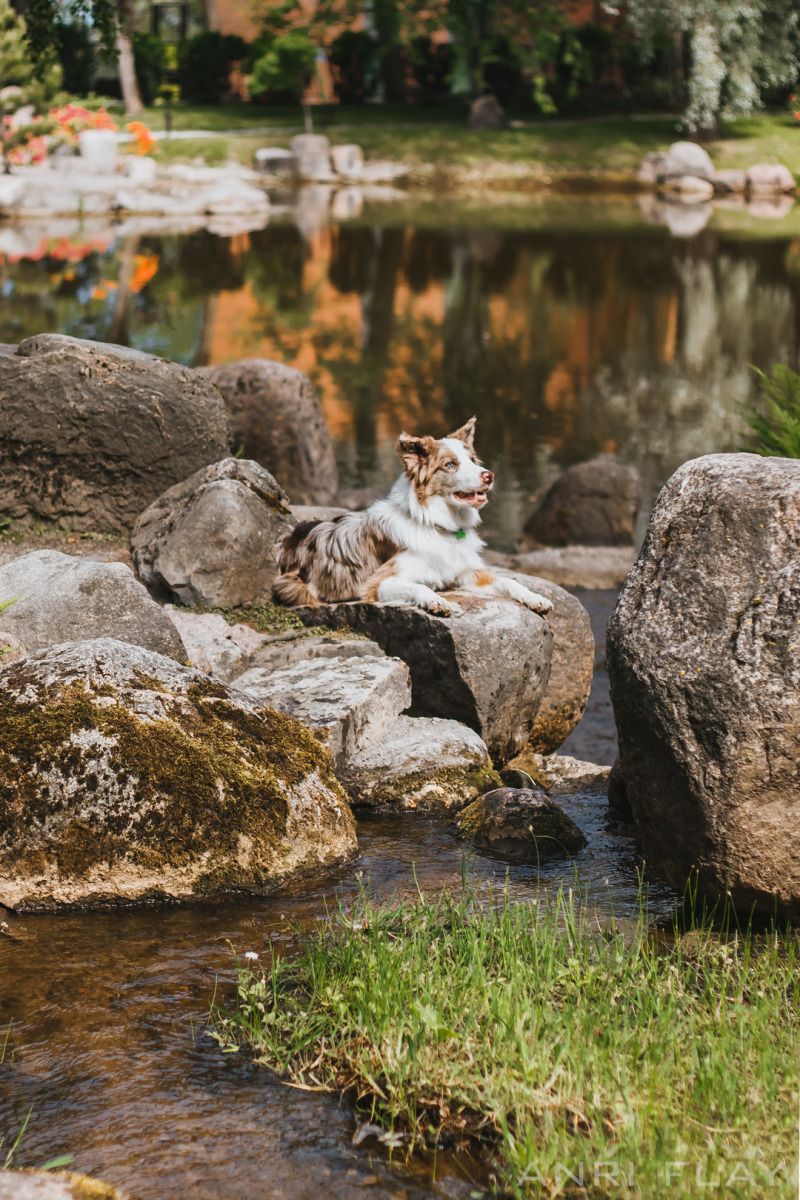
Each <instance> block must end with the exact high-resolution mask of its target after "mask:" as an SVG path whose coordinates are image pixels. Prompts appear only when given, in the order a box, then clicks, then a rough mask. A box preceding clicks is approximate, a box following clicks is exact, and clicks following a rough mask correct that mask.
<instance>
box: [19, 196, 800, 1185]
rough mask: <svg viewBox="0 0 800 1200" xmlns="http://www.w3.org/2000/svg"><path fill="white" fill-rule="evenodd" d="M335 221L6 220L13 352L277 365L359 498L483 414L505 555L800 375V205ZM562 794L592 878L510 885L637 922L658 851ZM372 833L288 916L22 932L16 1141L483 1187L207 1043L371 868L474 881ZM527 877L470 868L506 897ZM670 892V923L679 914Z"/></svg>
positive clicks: (442, 845)
mask: <svg viewBox="0 0 800 1200" xmlns="http://www.w3.org/2000/svg"><path fill="white" fill-rule="evenodd" d="M331 203H332V201H331V196H330V194H329V193H327V192H323V193H320V191H319V189H312V190H311V191H310V192H308V193H306V194H305V195H304V197H302V198H301V200H300V201H299V202H298V203H295V204H294V205H293V207H291V206H290V207H289V208H287V210H286V211H283V212H281V213H278V214H276V217H275V219H273V220H272V221H271V222H270V223H269V224H268V225H267V226H266V227H265V228H263V229H246V228H244V227H239V228H236V229H234V228H231V227H230V226H220V227H217V229H216V230H214V231H212V230H196V231H194V232H190V233H187V232H184V233H181V234H178V233H175V232H171V231H169V230H167V229H164V228H163V227H162V228H160V229H152V228H149V227H147V226H145V225H142V224H136V225H134V224H128V225H126V226H122V227H119V228H117V227H113V226H108V225H102V224H100V223H86V224H84V225H79V224H78V223H75V222H62V223H58V224H57V225H55V226H47V227H42V226H20V227H15V226H10V225H4V226H2V227H0V253H1V254H2V261H0V341H3V342H17V341H19V340H21V339H22V338H23V337H25V336H28V335H31V334H33V333H37V332H42V331H47V330H60V331H62V332H68V333H72V334H76V335H79V336H88V337H95V338H100V339H107V340H111V341H118V342H123V343H128V344H131V345H135V346H138V347H141V348H143V349H147V350H152V351H155V352H157V353H159V354H163V355H164V356H166V357H168V358H173V359H176V360H179V361H183V362H186V363H195V364H200V363H216V362H224V361H227V360H231V359H236V358H243V357H248V356H252V355H265V356H268V357H273V358H278V359H281V360H283V361H285V362H287V363H289V364H291V365H294V366H296V367H299V368H300V369H302V370H304V371H306V372H308V373H309V374H310V375H311V376H312V378H313V379H314V380H315V382H316V383H317V386H318V388H319V391H320V396H321V399H322V402H323V405H324V408H325V413H326V416H327V420H328V422H329V425H330V428H331V431H332V433H333V435H334V438H335V442H336V447H337V454H338V460H339V465H340V470H341V474H342V479H343V483H344V484H345V485H347V486H352V487H381V488H385V487H386V486H388V484H389V483H390V482H391V480H392V478H393V477H394V474H395V463H394V457H393V452H392V443H393V440H394V438H395V437H396V435H397V433H398V432H399V431H400V429H401V428H406V429H408V430H412V431H417V432H431V433H434V434H442V433H445V432H447V430H448V429H449V428H452V427H453V426H455V425H458V424H460V423H462V422H463V420H464V419H465V418H467V417H469V416H470V415H472V413H476V414H477V415H478V417H479V421H480V426H479V444H480V449H481V452H482V454H483V456H484V458H485V459H486V461H487V462H488V463H489V464H490V465H491V466H492V467H493V469H494V470H495V471H497V472H498V477H499V484H498V490H497V496H496V498H495V500H494V501H493V503H492V505H491V507H490V511H489V513H488V514H487V530H488V533H489V536H490V538H491V539H493V541H494V544H495V545H497V546H498V547H509V546H511V545H513V543H514V540H515V539H516V537H517V536H518V534H519V532H520V529H521V527H522V524H523V522H524V519H525V515H526V513H527V512H528V511H529V509H530V505H531V502H532V498H533V497H534V496H535V495H536V494H537V493H538V491H539V490H540V489H541V487H542V486H543V485H545V484H546V483H547V482H549V480H550V479H551V478H552V477H553V476H554V475H555V474H556V473H557V471H558V470H559V469H561V468H562V467H563V466H564V465H567V464H568V463H570V462H574V461H578V460H580V459H583V458H586V457H588V456H590V455H592V454H594V453H597V452H598V451H615V452H616V453H618V454H619V455H620V457H622V458H623V459H625V460H626V461H630V462H633V463H635V464H637V465H638V466H639V468H640V470H641V471H642V474H643V477H644V483H645V493H646V497H647V499H648V500H649V499H650V498H651V497H652V496H653V495H654V493H655V490H656V489H657V488H658V487H659V486H660V484H661V483H662V482H663V481H664V480H665V479H666V477H667V476H668V475H669V474H670V473H671V471H672V470H673V469H674V468H675V467H677V466H678V465H679V464H680V463H681V462H683V461H684V460H685V459H686V458H689V457H692V456H694V455H696V454H700V453H704V452H707V451H712V450H722V449H729V448H733V447H736V446H738V445H740V444H741V441H742V437H743V430H742V419H741V416H740V415H739V412H738V409H737V405H738V404H739V403H740V402H742V401H746V400H748V399H750V398H751V396H752V394H753V378H752V372H751V370H750V364H756V365H758V366H760V367H765V368H766V367H769V366H770V365H771V363H772V362H773V361H778V360H780V361H783V362H787V363H789V364H790V365H796V359H797V345H798V330H799V329H800V250H798V241H797V240H796V239H795V225H796V224H797V221H796V218H795V217H794V216H793V215H792V214H789V215H788V216H787V215H785V214H784V215H783V216H780V214H778V215H777V216H776V215H775V214H773V216H774V217H775V219H772V220H767V219H763V220H761V221H760V223H759V222H758V221H756V220H755V219H750V218H748V219H745V218H744V217H741V216H740V215H739V214H735V213H734V214H731V213H725V212H722V213H719V212H717V213H713V214H711V213H710V210H709V212H708V213H704V214H703V213H700V214H697V213H688V214H684V215H683V216H682V218H681V221H678V222H677V223H676V221H675V218H674V216H673V220H672V227H670V225H669V224H667V223H665V221H664V219H663V214H659V212H655V211H652V210H649V209H647V207H646V206H645V208H644V209H643V208H642V207H641V206H639V205H638V204H636V203H635V202H624V203H623V202H607V201H602V202H596V201H591V202H590V201H588V200H587V201H582V202H580V203H579V202H576V201H572V200H568V199H564V198H561V199H558V200H552V201H548V202H540V201H536V200H534V199H530V200H526V201H525V203H524V204H521V205H520V204H516V205H513V206H512V205H506V206H502V205H501V206H495V207H494V208H492V209H491V210H489V209H478V208H475V207H474V206H467V205H458V204H457V203H456V202H453V201H441V202H438V203H435V204H432V203H429V204H416V205H412V204H411V203H410V202H406V201H403V202H394V203H384V204H381V205H377V204H374V205H370V204H367V205H366V206H365V207H364V208H363V210H359V205H358V204H357V203H356V204H355V205H351V207H350V210H349V211H350V213H351V215H350V216H349V217H348V216H347V215H346V213H345V212H343V210H342V206H341V205H340V206H339V208H338V210H335V211H337V212H338V214H339V215H338V217H334V216H332V215H331ZM334 203H335V202H334ZM689 218H691V219H689ZM245 450H246V447H245ZM582 599H584V601H585V603H586V604H587V606H588V607H589V610H590V613H591V615H592V619H593V624H594V626H595V632H596V635H597V638H598V657H597V667H598V670H597V672H596V677H595V683H594V687H593V692H592V699H591V703H590V706H589V710H588V712H587V715H586V717H585V718H584V720H583V722H582V723H581V724H580V725H579V727H578V729H577V730H576V731H575V733H573V735H572V736H571V738H570V739H569V741H568V743H567V744H566V745H565V747H564V749H565V750H566V751H568V752H570V753H573V754H576V755H577V756H579V757H586V758H592V759H594V760H595V761H601V762H611V761H612V760H613V757H614V750H615V746H614V731H613V723H612V722H611V717H610V705H609V701H608V687H607V676H606V674H605V670H604V661H603V629H604V625H605V621H606V619H607V616H608V613H609V611H610V608H611V606H612V605H613V602H614V595H613V594H612V593H587V594H585V595H584V596H582ZM563 803H564V806H565V808H567V809H568V811H569V812H570V814H571V815H572V816H573V817H574V819H575V820H576V821H577V822H578V823H579V824H580V825H581V826H582V827H583V828H584V830H585V832H586V833H587V836H588V838H589V844H588V847H587V849H586V851H585V852H584V854H583V856H582V858H581V860H580V862H579V863H578V864H576V865H573V864H569V863H566V864H565V863H563V862H562V863H558V864H550V865H548V866H546V867H545V868H543V870H542V873H541V876H540V877H538V876H537V871H536V869H535V868H533V867H527V868H526V867H518V866H517V867H513V868H511V869H510V871H509V877H510V881H511V883H512V885H513V886H514V887H515V888H517V889H518V890H519V893H520V894H521V895H522V896H523V897H526V896H527V897H530V896H532V895H533V894H534V893H535V891H536V889H537V888H538V887H539V886H540V885H541V884H542V883H544V884H545V885H547V886H556V885H557V884H559V883H563V884H564V886H567V887H569V886H572V887H573V888H574V889H580V891H581V893H582V894H584V895H586V897H587V902H588V903H589V904H591V905H592V906H593V907H595V908H596V909H597V910H598V912H599V914H600V915H601V917H605V916H607V915H608V914H609V913H610V911H611V910H612V909H613V910H614V911H615V912H617V913H618V914H620V915H623V916H624V915H625V914H626V913H628V912H629V911H630V910H631V908H632V906H633V905H634V902H635V899H636V896H637V892H638V888H639V873H638V868H639V863H638V859H637V856H636V847H635V845H634V844H633V843H632V842H631V841H630V840H629V839H627V838H625V837H623V836H622V835H621V834H619V833H615V832H612V831H610V830H609V829H607V828H606V824H605V820H606V804H605V800H604V798H603V797H602V796H601V795H600V794H599V793H595V794H592V793H580V794H577V795H575V796H572V797H568V798H564V800H563ZM359 842H360V846H361V860H360V861H359V863H357V864H355V865H354V866H353V867H351V868H348V869H347V870H345V871H342V872H340V873H339V874H337V875H335V876H331V877H328V878H325V879H320V880H318V881H317V882H316V883H315V884H314V885H313V886H311V887H309V886H306V887H304V888H302V889H299V890H297V891H296V892H294V893H292V894H291V895H287V896H285V897H282V898H281V899H280V900H253V899H242V898H238V899H231V900H228V901H226V902H224V903H220V904H216V905H205V906H196V907H183V908H178V907H174V908H171V907H163V908H157V909H146V910H136V911H133V910H132V911H127V912H117V913H91V914H72V915H62V916H40V917H25V918H13V917H9V918H8V925H9V928H8V931H7V933H6V934H5V935H0V1031H2V1030H5V1029H7V1028H8V1026H9V1024H11V1026H12V1029H11V1035H10V1039H9V1043H8V1046H7V1049H6V1054H5V1058H4V1061H3V1062H2V1063H0V1136H2V1137H4V1138H6V1139H8V1138H9V1137H10V1136H12V1137H13V1134H14V1133H15V1132H16V1130H17V1129H18V1128H19V1125H20V1123H21V1122H22V1120H23V1119H24V1115H25V1113H26V1112H27V1111H28V1110H30V1121H29V1125H28V1128H27V1131H26V1134H25V1138H24V1141H23V1145H22V1158H23V1161H25V1162H26V1163H31V1164H35V1163H37V1162H42V1161H43V1160H46V1159H47V1158H50V1157H52V1156H55V1155H59V1154H64V1153H71V1154H73V1155H74V1156H75V1165H76V1167H77V1168H79V1169H81V1170H84V1171H88V1172H93V1173H96V1174H97V1175H99V1176H101V1177H106V1178H108V1179H109V1180H111V1181H112V1182H114V1183H117V1184H119V1185H120V1186H122V1187H123V1188H124V1189H126V1190H127V1191H128V1192H129V1193H130V1195H131V1196H132V1197H134V1200H167V1198H168V1200H190V1198H196V1200H205V1198H206V1197H208V1198H211V1197H214V1198H219V1200H238V1198H244V1197H246V1198H248V1200H261V1198H262V1197H263V1198H266V1197H273V1196H274V1197H277V1196H286V1197H289V1196H291V1197H297V1198H298V1200H304V1198H305V1197H308V1198H309V1200H312V1198H313V1200H317V1198H318V1197H320V1196H332V1197H352V1196H355V1195H365V1196H374V1197H395V1196H396V1197H407V1198H408V1200H412V1198H417V1197H419V1198H420V1200H422V1198H423V1197H425V1198H428V1197H430V1198H432V1197H454V1198H455V1197H458V1198H461V1197H468V1196H469V1195H470V1193H471V1192H473V1191H474V1190H475V1186H476V1184H475V1182H473V1181H471V1179H470V1177H469V1175H470V1172H474V1171H477V1170H478V1168H477V1167H475V1166H474V1164H473V1166H471V1167H470V1166H469V1165H468V1164H464V1163H459V1162H458V1161H456V1160H454V1159H452V1158H447V1157H445V1158H443V1159H442V1158H440V1160H439V1162H438V1163H437V1164H436V1175H435V1179H434V1177H433V1172H432V1164H431V1163H429V1162H422V1161H420V1162H416V1163H415V1164H413V1165H410V1166H409V1165H404V1164H403V1163H402V1162H395V1163H390V1162H389V1161H388V1160H387V1159H386V1157H385V1156H375V1155H374V1154H371V1153H370V1152H369V1150H368V1149H365V1148H363V1147H359V1148H358V1149H356V1148H354V1147H353V1146H352V1144H351V1136H352V1132H353V1129H354V1117H353V1114H352V1113H351V1112H350V1110H349V1109H348V1108H347V1107H346V1106H344V1107H343V1106H339V1105H338V1104H337V1103H336V1102H335V1101H334V1100H332V1099H331V1098H328V1097H325V1096H321V1095H316V1094H310V1093H305V1092H300V1091H297V1090H293V1089H290V1088H287V1087H285V1086H282V1085H281V1084H280V1083H278V1082H276V1081H275V1080H273V1079H272V1078H270V1076H269V1075H268V1074H267V1073H266V1072H265V1071H263V1070H259V1069H256V1068H254V1067H252V1066H250V1065H248V1063H247V1062H246V1061H244V1060H239V1059H237V1058H236V1057H230V1056H227V1057H226V1056H223V1055H222V1054H220V1053H219V1051H218V1050H217V1049H216V1047H215V1046H214V1045H213V1044H212V1043H210V1042H209V1041H208V1039H207V1038H206V1036H205V1034H204V1032H203V1013H204V1012H206V1011H207V1010H208V1006H209V1004H210V1002H211V998H212V995H213V993H214V987H215V982H216V980H217V977H218V978H219V987H220V988H221V990H222V993H223V994H226V993H227V992H228V991H229V988H230V982H231V977H232V976H231V947H234V948H235V949H236V950H238V951H244V950H247V949H255V950H262V949H263V947H264V946H265V945H266V944H267V942H268V941H269V940H270V935H271V934H273V933H275V931H276V930H279V929H281V928H283V927H285V924H286V920H287V919H291V920H295V921H299V922H301V923H305V924H308V923H310V922H312V921H313V920H314V919H315V918H317V917H318V916H320V914H322V913H323V912H324V909H325V906H326V904H327V905H330V904H333V903H335V902H336V901H337V898H340V899H341V900H342V901H343V902H344V903H345V904H351V903H353V901H354V899H355V897H356V895H357V891H358V887H359V886H360V885H361V883H362V882H363V880H365V879H367V880H369V886H370V888H371V891H372V893H373V895H374V896H376V897H377V898H378V899H380V900H388V899H389V898H390V897H391V896H392V894H394V893H395V892H398V893H400V894H401V895H413V894H414V891H415V889H416V887H417V886H420V887H422V888H423V889H424V890H426V891H435V890H438V889H439V888H441V887H450V888H455V887H458V886H460V881H461V870H462V855H463V851H464V846H463V844H462V843H461V842H460V841H459V840H457V838H456V837H455V836H454V834H453V832H452V830H451V829H450V827H449V826H448V825H447V824H445V823H443V822H437V821H435V820H430V819H426V818H421V817H419V816H414V815H408V816H406V817H404V818H403V819H393V820H380V821H372V822H361V824H360V827H359ZM505 871H506V868H505V865H504V864H503V863H499V862H496V861H493V860H491V859H489V858H482V857H477V858H476V859H475V860H474V861H473V862H472V864H471V872H472V874H473V877H474V878H476V879H479V880H481V879H482V880H483V882H482V884H481V885H480V886H481V887H482V888H483V890H484V892H485V894H486V896H487V898H488V896H489V890H488V889H489V885H490V883H494V884H495V885H497V884H498V883H500V882H502V880H503V878H504V875H505ZM358 872H363V875H362V876H359V874H358ZM576 872H577V874H576ZM647 882H648V883H649V886H650V889H651V890H650V899H651V904H652V912H653V915H654V917H656V918H663V917H665V916H666V915H667V913H668V911H669V908H670V905H671V903H672V899H673V897H672V895H671V893H670V892H669V890H668V889H666V888H665V887H664V886H663V885H661V884H659V883H658V882H657V881H655V880H651V881H647ZM477 1182H478V1183H480V1177H478V1180H477Z"/></svg>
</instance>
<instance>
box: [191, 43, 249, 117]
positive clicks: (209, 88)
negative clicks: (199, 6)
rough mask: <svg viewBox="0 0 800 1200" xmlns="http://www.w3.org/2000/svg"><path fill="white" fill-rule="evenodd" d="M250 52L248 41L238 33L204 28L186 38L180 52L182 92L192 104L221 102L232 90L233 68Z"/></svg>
mask: <svg viewBox="0 0 800 1200" xmlns="http://www.w3.org/2000/svg"><path fill="white" fill-rule="evenodd" d="M246 54H247V43H246V42H245V40H244V38H240V37H238V36H237V35H236V34H235V33H227V34H224V33H218V32H217V31H216V30H212V29H204V30H202V31H201V32H200V33H196V34H195V35H194V37H191V38H189V39H188V41H185V42H184V43H183V44H182V45H181V48H180V52H179V64H178V65H179V72H180V83H181V92H182V94H183V95H184V97H185V98H186V99H187V100H189V101H190V102H191V103H192V104H217V103H219V101H220V100H221V99H222V96H223V93H224V92H226V91H227V90H228V79H229V76H230V72H231V67H232V65H233V64H234V63H235V62H240V61H241V60H242V59H243V58H244V57H245V55H246Z"/></svg>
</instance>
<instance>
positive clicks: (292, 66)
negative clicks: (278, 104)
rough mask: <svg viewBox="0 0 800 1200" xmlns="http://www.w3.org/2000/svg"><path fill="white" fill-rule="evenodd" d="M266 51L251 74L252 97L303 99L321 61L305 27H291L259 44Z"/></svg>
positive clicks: (248, 84) (248, 82)
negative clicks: (318, 62)
mask: <svg viewBox="0 0 800 1200" xmlns="http://www.w3.org/2000/svg"><path fill="white" fill-rule="evenodd" d="M259 46H260V47H263V50H262V53H261V54H260V55H259V57H257V58H256V59H255V61H254V63H253V69H252V73H251V74H250V75H248V77H247V87H248V90H249V92H250V95H251V96H266V97H268V98H269V99H270V100H283V101H295V102H297V101H299V100H301V99H302V96H303V92H304V91H305V90H306V88H307V87H308V84H309V82H310V80H311V77H312V75H313V73H314V64H315V63H316V60H317V48H316V46H315V45H314V43H313V42H312V41H311V38H310V37H309V36H308V34H307V33H306V32H305V31H304V30H302V29H290V30H288V31H287V32H286V33H283V34H281V35H280V36H278V37H273V38H270V37H265V38H264V39H262V41H261V42H260V43H259Z"/></svg>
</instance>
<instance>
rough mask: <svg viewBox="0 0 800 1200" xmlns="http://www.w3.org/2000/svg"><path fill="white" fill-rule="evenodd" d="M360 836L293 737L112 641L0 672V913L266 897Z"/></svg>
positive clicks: (238, 701)
mask: <svg viewBox="0 0 800 1200" xmlns="http://www.w3.org/2000/svg"><path fill="white" fill-rule="evenodd" d="M355 851H356V839H355V830H354V826H353V820H352V816H351V814H350V810H349V806H348V804H347V801H346V798H345V796H344V793H343V792H342V790H341V787H340V785H339V784H338V782H337V781H336V779H335V777H334V775H333V771H332V768H331V764H330V760H329V758H328V756H327V754H326V753H325V751H324V750H323V748H322V747H321V746H320V745H319V743H318V742H317V741H316V740H315V739H314V738H313V737H312V735H311V734H310V733H308V731H307V730H305V729H304V728H303V727H302V725H300V724H299V722H297V721H294V720H293V719H292V718H291V717H287V716H285V715H284V714H281V713H275V712H271V711H269V710H268V709H263V708H261V707H260V706H259V705H258V704H257V703H256V702H255V701H253V700H252V699H250V698H249V697H248V696H247V695H246V694H244V693H243V692H239V691H234V690H233V689H230V688H227V687H226V686H225V685H223V684H221V683H216V682H214V681H212V680H210V679H209V678H208V677H207V676H205V675H203V674H201V673H200V672H199V671H195V670H192V669H191V668H188V667H181V666H178V665H177V664H176V663H175V662H173V661H172V660H171V659H169V658H165V657H163V656H161V655H158V654H152V653H150V652H149V651H146V650H142V649H140V648H139V647H134V646H129V645H126V644H125V643H123V642H118V641H113V640H111V639H105V638H103V639H97V640H95V641H88V642H73V643H67V644H65V645H62V646H55V647H52V648H51V649H49V650H45V651H41V652H39V653H38V654H34V655H31V656H30V657H28V658H25V659H22V660H21V661H19V662H16V663H12V664H11V665H10V666H7V667H2V668H0V904H4V905H5V906H6V907H8V908H11V909H16V910H20V911H32V910H46V909H59V908H64V907H76V906H78V907H81V906H92V905H109V904H127V903H129V902H131V901H136V900H153V899H167V898H170V899H188V898H190V897H196V896H212V895H217V894H220V893H224V892H229V891H244V892H251V893H256V894H268V893H271V892H274V891H275V890H277V889H279V888H280V887H281V886H282V885H283V884H284V883H285V882H286V881H287V880H288V879H290V878H293V877H296V876H298V875H302V874H306V873H308V872H312V871H318V870H321V869H323V868H328V867H331V866H334V865H336V864H337V863H341V862H344V861H346V860H347V859H348V858H350V857H351V856H352V855H353V854H354V853H355Z"/></svg>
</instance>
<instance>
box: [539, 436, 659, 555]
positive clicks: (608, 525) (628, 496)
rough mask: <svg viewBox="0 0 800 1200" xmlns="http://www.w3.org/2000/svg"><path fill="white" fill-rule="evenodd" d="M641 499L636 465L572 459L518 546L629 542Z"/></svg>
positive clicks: (604, 457)
mask: <svg viewBox="0 0 800 1200" xmlns="http://www.w3.org/2000/svg"><path fill="white" fill-rule="evenodd" d="M640 503H641V481H640V478H639V472H638V471H637V470H636V468H635V467H631V466H626V465H625V464H624V463H620V462H617V460H616V459H615V458H612V456H611V455H609V454H602V455H600V456H599V457H598V458H593V459H591V460H590V461H589V462H584V463H577V464H576V465H575V466H573V467H568V468H567V470H566V471H564V472H562V474H561V475H559V477H558V478H557V479H556V480H555V482H554V483H553V484H551V486H550V487H549V488H548V490H547V492H546V494H545V496H544V499H543V500H542V503H541V504H540V506H539V507H538V508H537V510H536V512H535V513H534V514H533V515H532V516H531V517H530V518H529V520H528V522H527V524H526V525H525V529H524V531H523V535H522V540H521V542H520V546H519V549H520V551H521V552H522V553H524V552H525V551H526V550H534V549H536V548H537V547H539V546H571V545H574V546H631V545H633V537H634V531H635V529H636V517H637V514H638V512H639V504H640Z"/></svg>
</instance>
